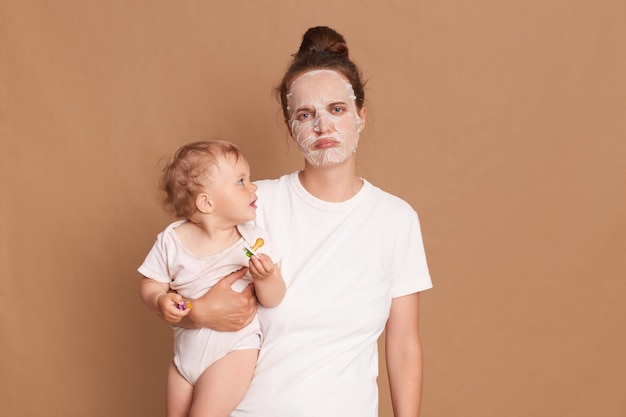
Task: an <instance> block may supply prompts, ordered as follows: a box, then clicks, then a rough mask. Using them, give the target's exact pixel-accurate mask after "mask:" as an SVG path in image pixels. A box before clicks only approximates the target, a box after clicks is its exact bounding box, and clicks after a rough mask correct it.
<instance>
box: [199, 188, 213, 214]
mask: <svg viewBox="0 0 626 417" xmlns="http://www.w3.org/2000/svg"><path fill="white" fill-rule="evenodd" d="M196 208H197V209H198V211H199V212H200V213H205V214H209V213H211V212H212V211H213V202H212V201H211V197H210V196H209V195H208V194H207V193H202V194H199V195H198V197H196Z"/></svg>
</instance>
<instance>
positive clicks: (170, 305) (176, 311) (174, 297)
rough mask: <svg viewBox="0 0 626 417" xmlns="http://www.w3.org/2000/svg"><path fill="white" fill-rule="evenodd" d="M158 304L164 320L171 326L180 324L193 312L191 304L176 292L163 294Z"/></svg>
mask: <svg viewBox="0 0 626 417" xmlns="http://www.w3.org/2000/svg"><path fill="white" fill-rule="evenodd" d="M157 304H158V306H159V310H161V315H162V316H163V320H165V321H166V322H168V323H169V324H177V323H179V322H180V321H181V320H182V319H183V317H185V316H186V315H187V314H189V311H190V310H191V302H190V301H188V300H185V299H184V298H183V297H182V296H181V295H180V294H178V293H175V292H168V293H167V294H163V295H162V296H160V297H159V299H158V300H157Z"/></svg>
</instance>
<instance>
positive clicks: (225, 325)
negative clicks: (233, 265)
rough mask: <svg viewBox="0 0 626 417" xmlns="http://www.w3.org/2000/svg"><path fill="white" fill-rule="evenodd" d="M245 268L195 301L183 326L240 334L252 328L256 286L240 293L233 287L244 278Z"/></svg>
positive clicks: (221, 281) (181, 323) (227, 277)
mask: <svg viewBox="0 0 626 417" xmlns="http://www.w3.org/2000/svg"><path fill="white" fill-rule="evenodd" d="M247 270H248V268H242V269H240V270H238V271H235V272H233V273H231V274H230V275H227V276H226V277H224V278H223V279H221V280H220V281H219V282H218V283H217V284H216V285H215V286H214V287H213V288H211V289H210V290H209V291H208V292H207V293H206V294H205V295H203V296H202V297H200V298H198V299H197V300H193V301H192V308H191V310H190V312H189V314H188V315H187V317H185V318H184V319H183V320H181V322H180V323H179V326H181V327H187V328H200V327H208V328H211V329H213V330H218V331H221V332H231V331H237V330H240V329H242V328H243V327H245V326H246V325H248V324H249V323H250V322H251V321H252V319H253V318H254V315H255V314H256V310H257V302H256V297H255V295H254V286H252V285H248V286H247V287H246V289H245V290H243V292H241V293H238V292H237V291H234V290H233V289H232V288H231V285H233V283H234V282H235V281H237V280H238V279H240V278H241V277H243V276H244V275H245V273H246V271H247Z"/></svg>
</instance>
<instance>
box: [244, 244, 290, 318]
mask: <svg viewBox="0 0 626 417" xmlns="http://www.w3.org/2000/svg"><path fill="white" fill-rule="evenodd" d="M257 256H258V257H257ZM257 256H252V257H250V275H252V281H253V282H254V291H255V293H256V297H257V299H258V300H259V303H261V305H263V306H265V307H276V306H277V305H278V304H279V303H280V302H281V301H282V300H283V297H284V296H285V281H284V280H283V276H282V274H281V273H280V268H279V267H278V265H276V264H274V262H272V259H271V258H270V257H269V256H267V255H266V254H264V253H259V254H258V255H257Z"/></svg>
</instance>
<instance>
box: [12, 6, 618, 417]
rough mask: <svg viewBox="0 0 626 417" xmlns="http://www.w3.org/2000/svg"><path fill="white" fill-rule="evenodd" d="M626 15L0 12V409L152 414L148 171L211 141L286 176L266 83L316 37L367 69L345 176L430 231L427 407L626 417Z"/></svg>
mask: <svg viewBox="0 0 626 417" xmlns="http://www.w3.org/2000/svg"><path fill="white" fill-rule="evenodd" d="M624 16H626V3H624V2H623V1H622V0H614V1H610V0H526V1H513V0H503V1H491V0H475V1H464V0H437V1H434V0H433V1H429V0H403V1H401V0H385V1H374V0H371V1H370V0H361V1H356V0H354V1H351V0H346V1H340V2H337V1H327V0H317V1H314V2H308V1H300V0H272V1H245V0H239V1H226V2H217V1H214V0H181V1H172V0H150V1H148V0H144V1H140V0H124V1H122V0H118V1H103V0H102V1H95V0H91V1H84V0H60V1H45V0H40V1H34V0H32V1H25V0H24V1H22V0H0V36H1V38H0V123H1V125H0V134H1V150H0V151H1V153H0V158H1V160H0V176H1V177H0V187H1V188H0V273H1V285H0V404H2V405H1V409H2V411H1V412H0V413H1V414H2V415H3V416H26V417H30V416H33V417H34V416H52V417H56V416H58V417H74V416H75V417H85V416H89V417H92V416H106V417H110V416H116V417H117V416H128V417H131V416H132V417H137V416H159V415H164V413H163V406H164V389H165V386H164V383H165V370H166V367H167V363H168V361H169V360H170V357H171V334H170V330H169V329H168V327H167V326H166V325H164V324H163V323H161V322H159V320H157V319H156V318H155V317H153V316H151V315H150V314H149V313H148V312H147V311H146V309H145V308H144V307H143V305H142V304H141V303H140V301H139V298H138V295H137V284H138V279H139V277H138V275H137V273H136V272H135V269H136V267H137V266H138V265H139V264H140V262H141V261H142V260H143V257H144V256H145V254H146V253H147V251H148V249H149V248H150V246H151V245H152V243H153V240H154V238H155V236H156V233H157V232H158V231H160V230H161V229H162V228H163V227H164V226H165V225H166V223H167V222H168V221H169V220H170V219H168V218H167V217H166V216H165V215H164V214H163V213H162V211H161V209H160V207H159V205H158V203H157V201H156V188H155V181H156V176H157V168H156V166H157V162H158V161H159V159H160V158H162V157H164V156H165V155H167V154H169V153H170V152H172V151H173V150H175V149H176V148H177V147H178V146H179V145H181V144H183V143H185V142H188V141H193V140H199V139H206V138H215V137H220V138H226V139H231V140H233V141H236V142H238V143H239V144H240V145H241V146H242V147H243V148H244V150H245V151H246V152H247V154H248V156H249V159H250V161H251V165H252V169H253V176H254V178H267V177H275V176H277V175H280V174H282V173H286V172H289V171H292V170H294V169H297V168H298V167H299V166H300V158H299V157H298V153H297V150H296V149H295V147H294V146H293V145H291V144H290V143H289V140H288V138H287V135H286V132H285V130H284V128H283V125H282V122H281V118H280V114H279V106H278V104H277V103H276V102H275V100H274V99H273V98H272V96H271V90H272V87H273V86H274V85H275V84H276V83H277V82H278V80H279V78H280V76H281V74H282V71H283V70H284V69H285V66H286V64H287V62H288V59H289V57H290V54H291V53H293V52H295V50H296V48H297V46H298V44H299V42H300V37H301V35H302V33H303V32H304V30H305V29H306V28H308V27H309V26H313V25H319V24H324V25H330V26H332V27H335V28H336V29H338V30H339V31H340V32H342V33H343V34H344V35H345V36H346V38H347V39H348V42H349V45H350V46H351V53H352V56H353V58H354V59H355V60H356V61H357V63H358V64H360V66H361V67H362V69H363V71H364V75H365V77H366V78H367V79H368V80H369V84H368V90H367V99H368V106H369V109H370V113H369V118H368V126H367V128H366V133H365V135H364V137H363V142H362V146H361V147H360V154H359V169H360V174H361V175H363V176H365V177H367V178H368V179H369V180H370V181H371V182H373V183H375V184H376V185H379V186H381V187H382V188H384V189H386V190H388V191H390V192H392V193H395V194H397V195H399V196H401V197H402V198H404V199H406V200H407V201H409V202H410V203H411V204H412V205H413V206H414V207H415V208H416V209H417V210H418V212H419V213H420V216H421V219H422V224H423V234H424V240H425V244H426V250H427V254H428V259H429V264H430V268H431V272H432V276H433V280H434V284H435V288H434V289H433V290H430V291H428V292H426V293H425V294H423V296H422V304H423V307H422V321H421V323H422V336H423V340H424V348H425V359H426V367H425V388H424V402H423V408H422V416H424V417H486V416H487V417H490V416H507V417H522V416H524V417H527V416H528V417H530V416H532V417H537V416H541V417H544V416H545V417H548V416H550V417H553V416H554V417H560V416H568V417H582V416H585V417H587V416H602V417H618V416H619V417H621V416H624V415H626V400H625V398H626V397H625V396H624V382H625V381H626V357H625V352H626V349H625V348H626V346H625V342H624V336H625V330H626V325H625V318H626V303H625V302H624V298H625V296H626V279H624V278H626V261H625V259H626V256H624V251H625V250H626V221H625V213H626V197H625V196H626V189H625V178H626V171H625V159H626V137H625V136H626V135H625V132H626V81H625V80H626V77H625V74H626V25H625V24H624ZM320 302H322V300H320ZM382 372H384V368H383V369H382ZM380 415H381V416H391V411H390V406H389V399H388V395H387V392H386V385H384V384H383V390H382V393H381V410H380ZM357 417H358V416H357Z"/></svg>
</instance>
